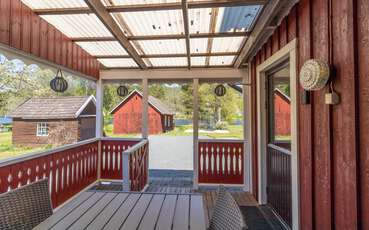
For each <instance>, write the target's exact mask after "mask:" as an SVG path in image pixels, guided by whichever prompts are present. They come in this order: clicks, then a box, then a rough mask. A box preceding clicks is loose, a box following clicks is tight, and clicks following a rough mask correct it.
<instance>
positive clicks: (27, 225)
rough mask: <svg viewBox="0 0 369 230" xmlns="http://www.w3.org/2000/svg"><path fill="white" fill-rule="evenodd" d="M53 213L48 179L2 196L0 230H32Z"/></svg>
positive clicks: (0, 196) (0, 195)
mask: <svg viewBox="0 0 369 230" xmlns="http://www.w3.org/2000/svg"><path fill="white" fill-rule="evenodd" d="M52 213H53V211H52V207H51V200H50V195H49V189H48V180H47V179H43V180H39V181H37V182H33V183H30V184H28V185H25V186H23V187H20V188H18V189H15V190H12V191H10V192H7V193H4V194H0V229H32V228H33V227H35V226H36V225H38V224H39V223H41V222H42V221H44V220H45V219H46V218H48V217H49V216H50V215H51V214H52Z"/></svg>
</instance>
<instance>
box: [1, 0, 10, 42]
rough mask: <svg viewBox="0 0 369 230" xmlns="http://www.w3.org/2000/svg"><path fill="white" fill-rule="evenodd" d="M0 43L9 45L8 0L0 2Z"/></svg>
mask: <svg viewBox="0 0 369 230" xmlns="http://www.w3.org/2000/svg"><path fill="white" fill-rule="evenodd" d="M0 10H1V13H0V42H1V43H4V44H7V45H9V43H10V0H1V1H0Z"/></svg>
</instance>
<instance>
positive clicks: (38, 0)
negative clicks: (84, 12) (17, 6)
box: [22, 0, 87, 9]
mask: <svg viewBox="0 0 369 230" xmlns="http://www.w3.org/2000/svg"><path fill="white" fill-rule="evenodd" d="M22 2H23V3H24V4H26V5H27V6H28V7H30V8H31V9H50V8H71V7H87V5H86V3H85V1H84V0H52V1H50V0H22Z"/></svg>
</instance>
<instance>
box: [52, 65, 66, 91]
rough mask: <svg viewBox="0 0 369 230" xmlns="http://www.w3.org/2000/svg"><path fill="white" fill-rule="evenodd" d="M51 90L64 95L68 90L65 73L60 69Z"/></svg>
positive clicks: (53, 80)
mask: <svg viewBox="0 0 369 230" xmlns="http://www.w3.org/2000/svg"><path fill="white" fill-rule="evenodd" d="M50 88H51V89H52V90H54V91H55V92H58V93H63V92H64V91H65V90H67V89H68V82H67V80H65V79H64V77H63V72H62V71H61V70H60V69H58V71H57V72H56V76H55V78H54V79H52V80H51V81H50Z"/></svg>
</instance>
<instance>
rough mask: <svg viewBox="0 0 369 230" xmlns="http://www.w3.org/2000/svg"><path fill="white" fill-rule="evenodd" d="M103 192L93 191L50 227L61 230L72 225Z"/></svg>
mask: <svg viewBox="0 0 369 230" xmlns="http://www.w3.org/2000/svg"><path fill="white" fill-rule="evenodd" d="M104 195H105V193H99V192H97V193H95V194H93V195H92V196H91V197H89V198H88V199H87V200H86V201H84V202H83V203H82V204H81V205H80V206H78V208H76V209H74V210H73V211H72V212H70V213H69V214H68V215H67V216H65V217H64V218H63V219H61V220H60V221H59V222H58V223H57V224H56V225H55V226H53V227H52V228H51V229H53V230H59V229H60V230H62V229H67V228H68V227H69V226H70V225H72V224H73V223H74V222H75V221H76V220H78V218H79V217H80V216H81V215H82V214H83V213H85V212H87V211H88V210H89V209H90V208H91V207H92V206H93V205H94V204H95V203H96V202H98V201H99V200H100V199H101V198H102V197H103V196H104Z"/></svg>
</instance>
